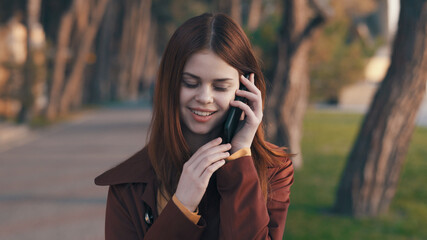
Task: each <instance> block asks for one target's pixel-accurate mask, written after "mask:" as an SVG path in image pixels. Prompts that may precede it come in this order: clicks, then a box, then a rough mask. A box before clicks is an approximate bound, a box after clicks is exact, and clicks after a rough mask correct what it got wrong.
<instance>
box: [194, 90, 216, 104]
mask: <svg viewBox="0 0 427 240" xmlns="http://www.w3.org/2000/svg"><path fill="white" fill-rule="evenodd" d="M195 99H196V101H198V102H200V103H203V104H207V103H212V102H213V95H212V91H211V89H210V88H209V87H208V86H202V87H200V88H199V91H197V94H196V96H195Z"/></svg>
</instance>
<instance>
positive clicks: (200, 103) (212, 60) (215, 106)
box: [180, 50, 239, 134]
mask: <svg viewBox="0 0 427 240" xmlns="http://www.w3.org/2000/svg"><path fill="white" fill-rule="evenodd" d="M238 86H239V73H238V71H237V70H236V69H235V68H233V67H231V66H230V65H228V64H227V63H226V62H225V61H224V60H222V59H221V58H220V57H219V56H218V55H216V54H215V53H214V52H212V51H211V50H202V51H200V52H197V53H195V54H193V55H192V56H191V57H190V58H189V59H188V61H187V62H186V64H185V66H184V70H183V74H182V78H181V90H180V118H181V119H180V120H181V123H182V124H184V125H185V127H186V128H187V129H188V130H189V131H191V132H192V133H195V134H207V133H210V132H211V131H212V130H218V129H219V128H221V127H222V124H223V122H224V121H225V118H226V114H227V110H228V109H229V107H230V102H231V101H232V100H233V99H234V96H235V92H236V89H237V88H238Z"/></svg>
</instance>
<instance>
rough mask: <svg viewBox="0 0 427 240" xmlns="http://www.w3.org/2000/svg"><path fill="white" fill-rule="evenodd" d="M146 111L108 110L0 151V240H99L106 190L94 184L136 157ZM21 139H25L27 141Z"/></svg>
mask: <svg viewBox="0 0 427 240" xmlns="http://www.w3.org/2000/svg"><path fill="white" fill-rule="evenodd" d="M150 120H151V111H150V110H149V109H148V108H141V107H140V106H136V107H135V106H128V107H124V108H123V107H110V108H105V109H100V110H96V111H91V112H88V113H87V114H85V115H83V116H81V117H79V118H78V119H77V120H73V121H72V122H69V123H63V124H59V125H56V126H54V127H51V128H48V129H45V130H43V131H39V132H29V131H27V130H21V131H26V132H23V133H22V134H24V135H26V134H28V135H27V136H28V137H29V138H28V139H29V140H26V142H23V143H20V144H16V145H14V146H10V147H9V148H8V149H4V150H3V151H0V165H1V168H0V212H1V214H0V239H8V240H18V239H19V240H25V239H31V240H38V239H43V240H49V239H61V240H67V239H104V219H105V216H104V214H105V201H106V195H107V187H97V186H95V185H94V183H93V179H94V178H95V177H96V176H97V175H99V174H100V173H102V172H103V171H105V170H107V169H109V168H110V167H113V166H114V165H116V164H118V163H119V162H121V161H123V160H125V158H127V157H129V156H130V155H132V154H133V153H134V152H136V151H137V150H139V149H140V148H141V147H142V146H143V145H144V144H145V140H146V134H147V129H148V125H149V122H150ZM27 136H26V139H27Z"/></svg>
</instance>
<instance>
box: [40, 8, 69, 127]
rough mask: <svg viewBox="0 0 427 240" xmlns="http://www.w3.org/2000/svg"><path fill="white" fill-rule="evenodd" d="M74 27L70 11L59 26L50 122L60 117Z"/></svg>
mask: <svg viewBox="0 0 427 240" xmlns="http://www.w3.org/2000/svg"><path fill="white" fill-rule="evenodd" d="M72 27H73V13H72V10H71V9H70V10H68V11H67V12H66V13H65V14H64V15H63V16H62V18H61V24H60V25H59V34H58V41H57V42H58V43H57V47H56V54H55V63H54V67H53V74H52V75H53V76H52V87H51V89H50V94H49V96H50V97H49V103H48V106H47V112H46V117H47V119H48V120H50V121H52V120H54V119H55V118H56V116H57V115H58V110H59V100H60V96H61V93H62V88H63V84H64V75H65V69H66V66H67V58H68V45H69V41H70V35H71V30H72Z"/></svg>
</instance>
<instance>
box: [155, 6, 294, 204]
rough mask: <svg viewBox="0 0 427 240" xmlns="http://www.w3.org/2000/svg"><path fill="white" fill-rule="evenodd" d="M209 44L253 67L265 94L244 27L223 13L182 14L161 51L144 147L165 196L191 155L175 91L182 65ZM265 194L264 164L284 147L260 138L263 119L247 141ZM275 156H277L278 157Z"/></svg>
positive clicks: (234, 62)
mask: <svg viewBox="0 0 427 240" xmlns="http://www.w3.org/2000/svg"><path fill="white" fill-rule="evenodd" d="M204 49H210V50H212V51H213V52H214V53H216V54H217V55H218V56H219V57H220V58H221V59H223V60H224V61H225V62H227V63H228V64H229V65H230V66H232V67H234V68H235V69H237V71H238V72H239V74H247V73H255V85H256V86H257V87H258V88H259V89H260V91H261V93H262V102H263V108H264V100H265V93H266V86H265V80H264V76H263V74H262V72H261V68H260V66H259V64H258V62H257V60H256V58H255V55H254V53H253V50H252V47H251V44H250V42H249V39H248V38H247V36H246V34H245V33H244V31H243V29H242V28H241V27H240V26H239V25H238V24H236V23H235V22H234V21H233V20H232V19H231V18H230V17H228V16H226V15H224V14H220V13H219V14H207V13H205V14H202V15H200V16H197V17H193V18H191V19H189V20H187V21H186V22H185V23H184V24H183V25H181V26H180V27H179V28H178V29H177V30H176V31H175V33H174V34H173V35H172V37H171V39H170V40H169V43H168V45H167V47H166V50H165V52H164V54H163V57H162V60H161V63H160V67H159V72H158V77H157V82H156V87H155V93H154V102H153V116H152V120H151V128H150V137H149V142H148V151H149V156H150V161H151V164H152V166H153V168H154V171H155V173H156V175H157V178H158V181H159V183H160V185H161V188H160V189H161V191H162V194H163V195H164V196H167V197H171V196H172V195H173V194H174V193H175V191H176V187H177V185H178V181H179V177H180V175H181V172H182V169H183V165H184V163H185V162H186V161H187V160H188V159H189V158H190V157H191V153H190V150H189V147H188V145H187V144H186V141H185V139H184V136H183V133H182V131H181V122H180V113H179V102H180V101H179V96H180V91H179V89H180V87H181V78H182V71H183V69H184V65H185V63H186V61H187V60H188V59H189V57H190V56H191V55H193V54H194V53H196V52H199V51H201V50H204ZM251 152H252V158H253V161H254V165H255V167H256V169H257V173H258V177H259V180H260V184H261V189H262V192H263V194H264V197H267V192H268V179H267V178H268V176H267V168H268V167H272V166H278V165H281V164H283V159H281V158H280V157H288V155H287V154H286V153H285V151H284V149H283V148H277V147H273V146H272V145H269V144H267V143H266V142H265V140H264V130H263V125H262V124H260V126H259V127H258V129H257V132H256V134H255V137H254V139H253V142H252V146H251ZM278 157H279V158H278Z"/></svg>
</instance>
